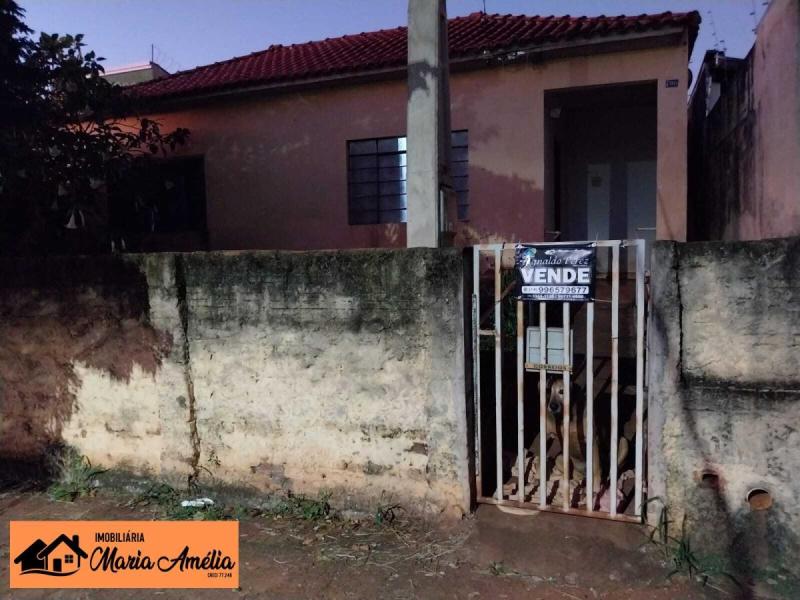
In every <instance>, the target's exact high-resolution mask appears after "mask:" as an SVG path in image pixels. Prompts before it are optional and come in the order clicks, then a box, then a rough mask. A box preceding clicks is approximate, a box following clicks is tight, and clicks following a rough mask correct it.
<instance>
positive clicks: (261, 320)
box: [0, 250, 469, 514]
mask: <svg viewBox="0 0 800 600" xmlns="http://www.w3.org/2000/svg"><path fill="white" fill-rule="evenodd" d="M462 276H463V273H462V259H461V255H460V253H459V252H458V251H456V250H450V251H447V250H413V251H412V250H409V251H391V250H382V251H380V250H379V251H363V252H358V251H350V252H320V253H274V252H262V253H244V254H235V253H212V254H203V253H197V254H159V255H128V256H124V257H98V258H92V259H85V258H74V259H56V258H53V259H49V260H45V261H33V260H32V261H28V262H23V261H2V262H0V314H2V320H0V339H3V340H4V343H3V344H2V346H0V462H3V463H4V464H5V465H12V464H17V465H20V466H21V467H22V468H24V467H25V466H26V464H32V463H35V462H36V461H37V460H38V459H39V458H40V457H41V456H42V455H43V454H44V453H45V452H46V451H47V448H48V447H49V446H51V445H54V444H59V443H64V444H70V445H73V446H75V447H77V448H78V449H79V451H80V452H82V453H84V454H86V455H87V456H88V457H89V458H90V459H91V460H92V462H93V463H95V464H99V465H103V466H105V467H118V468H122V469H126V470H129V471H132V472H134V473H136V474H140V475H146V476H151V477H156V478H162V479H165V480H167V481H170V482H173V483H175V484H178V485H185V484H186V482H187V481H188V480H189V479H190V478H199V481H200V482H201V483H202V484H212V485H214V484H228V485H234V486H241V487H245V488H251V489H253V490H256V491H269V490H279V491H289V490H291V491H293V492H295V493H307V494H313V493H316V492H317V491H318V490H321V489H327V490H330V491H332V492H333V493H334V501H336V502H338V503H340V504H342V505H353V506H358V507H374V506H375V505H376V504H377V503H378V502H388V501H392V502H398V503H401V504H402V505H403V506H404V507H405V508H406V509H407V510H416V511H445V512H448V513H451V514H460V511H462V510H466V509H467V508H468V503H469V480H468V474H467V454H466V452H467V433H466V407H465V390H464V349H463V325H462V319H463V312H462V304H461V293H462Z"/></svg>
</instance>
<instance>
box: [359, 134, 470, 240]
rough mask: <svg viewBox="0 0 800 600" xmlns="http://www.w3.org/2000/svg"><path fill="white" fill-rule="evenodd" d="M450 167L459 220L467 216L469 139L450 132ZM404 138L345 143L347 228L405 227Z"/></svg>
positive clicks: (406, 214) (466, 136) (406, 205)
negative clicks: (349, 226)
mask: <svg viewBox="0 0 800 600" xmlns="http://www.w3.org/2000/svg"><path fill="white" fill-rule="evenodd" d="M451 143H452V150H451V154H450V167H451V174H452V177H453V187H454V188H455V193H456V199H457V203H458V218H459V219H460V220H465V219H467V218H468V213H469V137H468V132H467V131H466V130H461V131H453V132H452V135H451ZM406 174H407V170H406V138H405V136H403V137H388V138H373V139H368V140H354V141H349V142H347V194H348V215H349V217H348V222H349V223H350V225H371V224H376V223H405V222H406V220H407V217H408V203H407V197H408V196H407V193H406Z"/></svg>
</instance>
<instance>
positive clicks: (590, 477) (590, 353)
mask: <svg viewBox="0 0 800 600" xmlns="http://www.w3.org/2000/svg"><path fill="white" fill-rule="evenodd" d="M593 442H594V302H589V303H588V304H587V305H586V510H588V511H589V512H592V511H593V510H594V483H595V481H594V443H593Z"/></svg>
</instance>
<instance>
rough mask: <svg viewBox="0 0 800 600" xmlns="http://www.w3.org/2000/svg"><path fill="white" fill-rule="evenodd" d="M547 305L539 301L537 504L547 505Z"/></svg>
mask: <svg viewBox="0 0 800 600" xmlns="http://www.w3.org/2000/svg"><path fill="white" fill-rule="evenodd" d="M546 356H547V305H546V304H545V303H544V302H539V361H540V362H541V364H542V368H541V369H539V506H540V507H545V506H547V368H546V363H547V359H546V358H545V357H546Z"/></svg>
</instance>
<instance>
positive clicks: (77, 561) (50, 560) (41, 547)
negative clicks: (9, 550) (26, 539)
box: [14, 533, 88, 575]
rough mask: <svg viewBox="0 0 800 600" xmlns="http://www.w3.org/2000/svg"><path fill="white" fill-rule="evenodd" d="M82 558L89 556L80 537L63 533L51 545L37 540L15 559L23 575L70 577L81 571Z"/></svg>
mask: <svg viewBox="0 0 800 600" xmlns="http://www.w3.org/2000/svg"><path fill="white" fill-rule="evenodd" d="M81 558H88V554H86V552H84V551H83V549H82V548H81V547H80V544H79V538H78V536H77V535H74V536H72V538H69V537H67V536H66V535H64V534H63V533H62V534H61V535H59V536H58V537H57V538H56V539H55V540H53V541H52V542H51V543H50V544H45V543H44V542H43V541H42V540H40V539H37V540H36V541H35V542H33V543H32V544H31V545H30V546H28V547H27V548H26V549H25V550H24V551H23V552H21V553H20V554H19V556H17V557H16V558H15V559H14V564H19V565H20V568H21V569H22V572H23V573H26V572H31V571H33V572H39V573H41V572H45V573H46V574H51V575H52V574H58V575H69V574H71V573H74V572H75V571H77V570H78V569H80V566H81Z"/></svg>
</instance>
